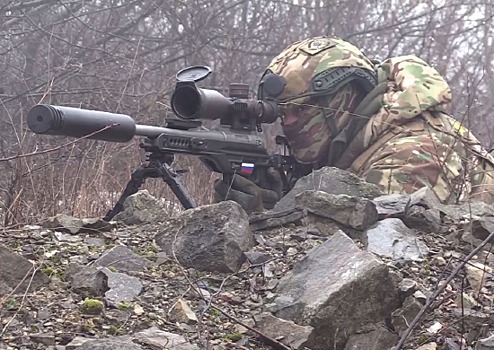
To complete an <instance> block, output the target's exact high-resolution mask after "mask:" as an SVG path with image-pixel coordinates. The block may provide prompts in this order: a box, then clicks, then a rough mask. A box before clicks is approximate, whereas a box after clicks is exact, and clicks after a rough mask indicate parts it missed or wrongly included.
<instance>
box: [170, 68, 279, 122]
mask: <svg viewBox="0 0 494 350" xmlns="http://www.w3.org/2000/svg"><path fill="white" fill-rule="evenodd" d="M279 79H280V78H279V77H274V75H273V76H272V77H271V80H270V83H271V84H270V85H269V87H271V86H273V88H272V90H275V91H276V94H277V95H279V93H281V91H282V89H283V87H284V82H283V81H281V80H279ZM248 93H249V86H248V85H246V84H230V96H229V97H225V96H223V95H222V94H221V93H219V92H218V91H216V90H210V89H202V88H199V87H197V85H196V84H195V82H193V81H178V82H177V85H176V87H175V91H174V92H173V94H172V97H171V107H172V110H173V112H174V113H175V114H176V115H177V116H178V117H180V118H182V119H221V124H232V120H233V119H235V118H237V117H242V118H245V119H250V120H254V121H255V122H256V123H259V124H260V123H274V122H275V121H276V119H277V118H278V117H279V116H280V114H281V113H280V110H279V108H278V104H277V102H276V100H275V99H274V97H275V96H273V98H270V99H267V100H256V99H249V98H248ZM267 95H268V96H269V94H267Z"/></svg>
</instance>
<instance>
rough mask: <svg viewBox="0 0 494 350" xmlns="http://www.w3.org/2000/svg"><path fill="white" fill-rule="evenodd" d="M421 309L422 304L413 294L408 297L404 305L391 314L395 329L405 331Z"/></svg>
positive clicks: (399, 332) (399, 331) (400, 331)
mask: <svg viewBox="0 0 494 350" xmlns="http://www.w3.org/2000/svg"><path fill="white" fill-rule="evenodd" d="M421 309H422V304H421V303H420V302H418V301H417V300H416V299H415V298H414V297H413V296H410V297H408V298H406V299H405V302H404V303H403V306H402V307H401V308H399V309H398V310H395V311H394V312H393V314H392V315H391V324H392V325H393V328H394V330H395V331H396V332H398V334H401V333H402V332H404V331H405V330H406V329H407V328H408V325H409V324H410V323H411V322H412V321H413V319H414V318H415V316H417V314H418V313H419V312H420V310H421Z"/></svg>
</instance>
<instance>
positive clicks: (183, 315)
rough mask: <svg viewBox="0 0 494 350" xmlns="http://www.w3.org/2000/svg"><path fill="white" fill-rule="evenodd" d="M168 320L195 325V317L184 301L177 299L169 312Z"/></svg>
mask: <svg viewBox="0 0 494 350" xmlns="http://www.w3.org/2000/svg"><path fill="white" fill-rule="evenodd" d="M170 318H171V319H172V320H173V321H175V322H180V323H186V324H193V323H197V316H196V314H195V313H194V311H192V309H191V308H190V306H189V305H188V304H187V302H186V301H184V300H182V299H178V301H177V302H176V303H175V305H174V307H173V309H172V310H171V311H170Z"/></svg>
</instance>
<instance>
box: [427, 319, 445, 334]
mask: <svg viewBox="0 0 494 350" xmlns="http://www.w3.org/2000/svg"><path fill="white" fill-rule="evenodd" d="M442 328H443V325H442V324H441V323H440V322H437V321H436V322H434V324H433V325H432V326H430V327H429V328H427V332H429V333H430V334H436V333H437V332H439V331H440V330H441V329H442Z"/></svg>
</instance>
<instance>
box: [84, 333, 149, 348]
mask: <svg viewBox="0 0 494 350" xmlns="http://www.w3.org/2000/svg"><path fill="white" fill-rule="evenodd" d="M77 349H78V350H123V349H125V350H141V349H142V347H141V346H140V345H137V344H135V343H134V342H132V338H131V337H129V336H120V337H111V338H100V339H95V340H90V341H87V342H84V343H83V344H82V345H81V346H79V347H78V348H77Z"/></svg>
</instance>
